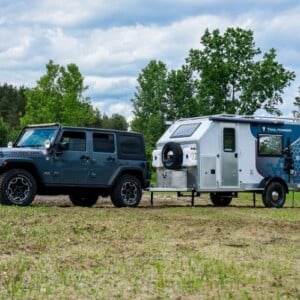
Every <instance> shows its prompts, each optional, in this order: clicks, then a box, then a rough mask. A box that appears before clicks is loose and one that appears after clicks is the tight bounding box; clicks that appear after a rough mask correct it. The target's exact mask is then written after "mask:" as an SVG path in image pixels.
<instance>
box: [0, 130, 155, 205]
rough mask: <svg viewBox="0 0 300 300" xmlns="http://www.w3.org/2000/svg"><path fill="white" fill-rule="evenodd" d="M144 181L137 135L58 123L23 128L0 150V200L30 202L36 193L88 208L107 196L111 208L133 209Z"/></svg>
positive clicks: (146, 179) (145, 172)
mask: <svg viewBox="0 0 300 300" xmlns="http://www.w3.org/2000/svg"><path fill="white" fill-rule="evenodd" d="M149 183H150V171H149V165H148V162H147V160H146V154H145V146H144V139H143V135H142V134H140V133H133V132H127V131H117V130H108V129H96V128H83V127H82V128H80V127H70V126H62V125H60V124H42V125H30V126H27V127H25V128H24V129H23V130H22V131H21V133H20V135H19V136H18V138H17V139H16V141H15V142H14V143H11V144H10V145H9V147H8V148H0V202H1V203H2V204H7V205H11V204H12V205H23V206H24V205H30V204H31V202H32V201H33V200H34V197H35V195H36V194H39V195H58V194H65V195H69V197H70V200H71V201H72V203H73V204H74V205H79V206H92V205H94V204H95V203H96V202H97V200H98V197H99V196H102V197H107V196H109V195H110V196H111V201H112V203H113V204H114V205H115V206H117V207H123V206H130V207H135V206H137V205H138V204H139V202H140V200H141V197H142V190H143V189H145V188H147V187H148V186H149Z"/></svg>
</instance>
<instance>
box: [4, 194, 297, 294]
mask: <svg viewBox="0 0 300 300" xmlns="http://www.w3.org/2000/svg"><path fill="white" fill-rule="evenodd" d="M41 199H46V201H45V202H42V201H40V200H39V199H38V200H37V201H35V202H34V203H33V205H32V206H30V207H8V206H0V239H1V242H0V299H300V286H299V283H300V281H299V278H300V277H299V274H300V255H299V254H300V252H299V246H300V208H299V206H300V205H299V200H295V204H297V205H295V207H294V208H292V207H291V202H290V200H288V201H287V207H286V208H282V209H265V208H263V206H262V204H261V201H259V200H258V201H257V207H256V208H253V207H252V200H251V195H247V194H245V195H243V196H242V199H239V200H234V201H233V203H232V204H233V205H232V206H230V207H226V208H217V207H213V206H211V205H210V204H209V202H208V201H207V199H206V198H205V197H204V196H203V198H201V199H197V200H196V203H195V204H196V205H195V207H190V202H189V199H188V198H184V199H180V200H175V199H174V197H172V195H169V194H167V195H156V196H155V199H154V207H150V205H149V195H146V196H144V199H143V201H142V203H141V207H139V208H136V209H117V208H114V207H112V205H111V204H110V202H108V201H101V200H100V201H99V202H98V204H97V205H96V206H95V207H93V208H80V207H73V206H71V204H70V203H69V202H68V201H67V200H66V198H63V199H62V200H61V201H59V200H57V198H56V197H52V198H51V197H48V198H41Z"/></svg>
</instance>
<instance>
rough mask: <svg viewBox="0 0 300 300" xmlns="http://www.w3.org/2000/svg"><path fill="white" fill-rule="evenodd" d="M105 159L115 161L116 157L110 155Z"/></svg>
mask: <svg viewBox="0 0 300 300" xmlns="http://www.w3.org/2000/svg"><path fill="white" fill-rule="evenodd" d="M106 160H107V161H115V160H116V159H115V158H114V157H112V156H109V157H108V158H107V159H106Z"/></svg>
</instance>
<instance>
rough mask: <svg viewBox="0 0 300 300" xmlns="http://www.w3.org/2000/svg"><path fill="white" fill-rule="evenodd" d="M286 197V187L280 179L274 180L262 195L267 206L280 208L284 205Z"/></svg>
mask: <svg viewBox="0 0 300 300" xmlns="http://www.w3.org/2000/svg"><path fill="white" fill-rule="evenodd" d="M285 198H286V189H285V187H284V185H283V184H282V183H281V182H279V181H272V182H271V183H269V184H268V185H267V187H266V188H265V191H264V193H263V195H262V200H263V203H264V205H265V207H277V208H280V207H282V206H283V205H284V203H285Z"/></svg>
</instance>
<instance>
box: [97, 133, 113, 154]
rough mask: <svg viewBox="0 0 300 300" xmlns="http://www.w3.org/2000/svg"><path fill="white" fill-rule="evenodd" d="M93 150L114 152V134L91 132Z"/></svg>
mask: <svg viewBox="0 0 300 300" xmlns="http://www.w3.org/2000/svg"><path fill="white" fill-rule="evenodd" d="M93 151H94V152H107V153H113V152H115V141H114V135H113V134H108V133H93Z"/></svg>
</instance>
